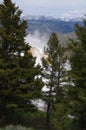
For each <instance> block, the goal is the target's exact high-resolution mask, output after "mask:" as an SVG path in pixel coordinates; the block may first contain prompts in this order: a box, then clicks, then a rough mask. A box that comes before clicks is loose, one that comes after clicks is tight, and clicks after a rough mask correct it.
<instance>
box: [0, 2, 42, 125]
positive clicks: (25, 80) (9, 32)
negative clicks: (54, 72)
mask: <svg viewBox="0 0 86 130" xmlns="http://www.w3.org/2000/svg"><path fill="white" fill-rule="evenodd" d="M20 16H21V11H20V10H19V8H18V7H16V6H15V4H14V3H12V1H11V0H4V1H3V3H2V4H0V26H1V27H0V28H1V29H0V120H1V119H2V122H3V123H8V118H9V115H10V114H12V113H13V112H14V111H15V112H16V111H25V110H28V111H29V110H30V111H33V110H35V107H34V105H33V104H32V100H34V99H38V98H40V96H41V88H42V85H43V84H42V80H41V78H39V75H40V74H41V67H40V66H39V65H37V66H35V58H33V57H32V55H31V53H30V52H29V50H30V48H31V47H30V46H29V45H28V44H26V43H25V39H24V38H25V36H26V29H27V23H26V21H25V20H21V19H20Z"/></svg>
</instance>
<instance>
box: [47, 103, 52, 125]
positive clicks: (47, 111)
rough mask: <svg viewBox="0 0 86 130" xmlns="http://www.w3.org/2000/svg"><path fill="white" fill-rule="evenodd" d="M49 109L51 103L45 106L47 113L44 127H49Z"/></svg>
mask: <svg viewBox="0 0 86 130" xmlns="http://www.w3.org/2000/svg"><path fill="white" fill-rule="evenodd" d="M50 108H51V103H50V102H49V103H48V104H47V113H46V127H49V125H50V114H51V113H50Z"/></svg>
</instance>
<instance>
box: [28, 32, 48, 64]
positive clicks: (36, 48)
mask: <svg viewBox="0 0 86 130" xmlns="http://www.w3.org/2000/svg"><path fill="white" fill-rule="evenodd" d="M48 39H49V37H48V36H47V35H45V34H44V35H42V34H40V32H39V31H35V32H34V33H33V34H28V35H27V37H26V39H25V40H26V42H27V43H29V44H30V45H31V47H32V48H31V53H32V55H33V56H34V57H36V63H40V64H41V58H42V57H43V56H44V53H43V49H44V47H45V46H46V45H47V42H48Z"/></svg>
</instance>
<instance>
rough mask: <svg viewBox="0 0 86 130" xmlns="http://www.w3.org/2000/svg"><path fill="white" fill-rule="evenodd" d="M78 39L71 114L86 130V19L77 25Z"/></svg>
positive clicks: (74, 43) (74, 44) (73, 44)
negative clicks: (81, 24)
mask: <svg viewBox="0 0 86 130" xmlns="http://www.w3.org/2000/svg"><path fill="white" fill-rule="evenodd" d="M75 32H76V35H77V41H74V40H72V42H71V44H70V47H71V49H72V55H71V57H70V63H71V71H70V75H71V81H72V84H71V85H72V87H70V89H69V97H70V104H71V108H72V109H71V115H72V116H73V117H74V121H75V123H76V124H77V125H78V128H77V129H78V130H86V20H84V24H83V26H80V25H78V24H77V25H76V26H75Z"/></svg>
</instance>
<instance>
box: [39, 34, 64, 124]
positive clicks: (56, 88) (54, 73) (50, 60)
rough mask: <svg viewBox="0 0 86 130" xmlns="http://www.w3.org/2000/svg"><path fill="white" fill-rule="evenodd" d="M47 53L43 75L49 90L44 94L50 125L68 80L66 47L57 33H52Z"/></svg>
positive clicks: (43, 60)
mask: <svg viewBox="0 0 86 130" xmlns="http://www.w3.org/2000/svg"><path fill="white" fill-rule="evenodd" d="M45 54H46V58H43V59H42V63H43V68H44V69H43V76H44V79H45V86H46V87H47V89H48V91H46V92H44V93H43V94H44V100H45V101H46V104H47V116H46V124H47V125H49V123H50V115H51V111H52V109H54V105H55V104H58V103H61V102H62V100H63V98H64V94H65V92H64V89H65V88H64V87H63V83H65V80H66V69H65V63H66V57H65V49H64V48H63V47H62V46H61V44H60V43H59V40H58V37H57V35H56V33H52V34H51V36H50V38H49V41H48V43H47V47H46V48H45Z"/></svg>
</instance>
